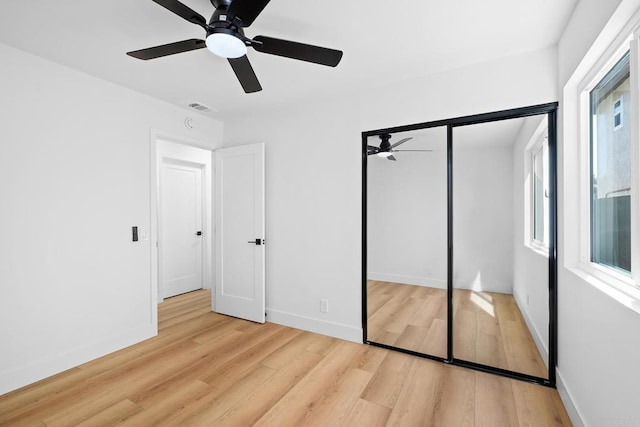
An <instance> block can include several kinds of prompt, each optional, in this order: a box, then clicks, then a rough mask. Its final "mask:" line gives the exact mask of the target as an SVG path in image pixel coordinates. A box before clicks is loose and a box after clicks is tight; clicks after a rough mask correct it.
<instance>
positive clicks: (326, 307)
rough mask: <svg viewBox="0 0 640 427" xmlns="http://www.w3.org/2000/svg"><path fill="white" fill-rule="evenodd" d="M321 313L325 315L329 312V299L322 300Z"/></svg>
mask: <svg viewBox="0 0 640 427" xmlns="http://www.w3.org/2000/svg"><path fill="white" fill-rule="evenodd" d="M320 311H321V312H323V313H328V312H329V300H327V299H321V300H320Z"/></svg>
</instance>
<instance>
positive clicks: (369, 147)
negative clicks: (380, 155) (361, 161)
mask: <svg viewBox="0 0 640 427" xmlns="http://www.w3.org/2000/svg"><path fill="white" fill-rule="evenodd" d="M378 150H379V148H378V147H376V146H375V145H367V151H378Z"/></svg>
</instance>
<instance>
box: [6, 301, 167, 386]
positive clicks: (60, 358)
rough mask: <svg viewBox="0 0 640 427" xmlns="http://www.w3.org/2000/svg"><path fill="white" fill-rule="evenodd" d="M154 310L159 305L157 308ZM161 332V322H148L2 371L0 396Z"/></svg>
mask: <svg viewBox="0 0 640 427" xmlns="http://www.w3.org/2000/svg"><path fill="white" fill-rule="evenodd" d="M152 311H153V312H157V311H158V310H157V308H156V307H153V310H152ZM156 335H157V324H156V323H151V322H150V323H148V324H146V325H144V326H140V327H137V328H135V329H130V330H124V331H122V330H119V331H118V332H117V333H115V334H113V335H111V336H109V337H107V338H105V339H102V340H100V341H96V342H92V343H89V344H85V345H82V346H79V347H76V348H73V349H71V350H68V351H65V352H63V353H59V354H56V355H52V356H48V357H44V358H42V359H39V360H36V361H34V362H32V363H29V364H27V365H21V366H18V367H16V368H13V369H11V370H8V371H3V372H0V395H2V394H4V393H8V392H10V391H13V390H16V389H18V388H20V387H24V386H26V385H29V384H32V383H34V382H36V381H40V380H42V379H44V378H48V377H50V376H52V375H55V374H58V373H60V372H63V371H66V370H67V369H71V368H74V367H76V366H79V365H82V364H83V363H87V362H89V361H91V360H94V359H97V358H99V357H102V356H104V355H106V354H110V353H113V352H115V351H118V350H121V349H123V348H126V347H129V346H131V345H133V344H137V343H139V342H141V341H144V340H146V339H149V338H152V337H154V336H156Z"/></svg>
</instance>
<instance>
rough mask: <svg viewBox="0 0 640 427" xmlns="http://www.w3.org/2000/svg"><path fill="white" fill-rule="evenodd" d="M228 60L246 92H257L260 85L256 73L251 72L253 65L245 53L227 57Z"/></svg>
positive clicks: (260, 88)
mask: <svg viewBox="0 0 640 427" xmlns="http://www.w3.org/2000/svg"><path fill="white" fill-rule="evenodd" d="M228 60H229V64H231V68H233V72H234V73H236V77H238V80H239V81H240V84H241V85H242V88H243V89H244V91H245V92H246V93H253V92H259V91H261V90H262V86H260V82H259V81H258V78H257V77H256V73H254V72H253V67H252V66H251V63H250V62H249V58H247V55H244V56H241V57H240V58H228Z"/></svg>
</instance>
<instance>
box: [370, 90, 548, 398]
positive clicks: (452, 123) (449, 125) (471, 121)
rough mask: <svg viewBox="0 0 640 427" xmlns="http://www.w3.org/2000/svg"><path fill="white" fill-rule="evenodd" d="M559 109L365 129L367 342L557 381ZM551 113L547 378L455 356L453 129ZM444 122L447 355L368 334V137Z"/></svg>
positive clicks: (492, 370)
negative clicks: (382, 340) (379, 339)
mask: <svg viewBox="0 0 640 427" xmlns="http://www.w3.org/2000/svg"><path fill="white" fill-rule="evenodd" d="M557 111H558V103H557V102H552V103H547V104H539V105H531V106H527V107H521V108H513V109H509V110H501V111H494V112H490V113H483V114H476V115H471V116H463V117H456V118H452V119H446V120H436V121H431V122H425V123H416V124H411V125H405V126H398V127H392V128H385V129H377V130H370V131H366V132H362V334H363V335H362V341H363V343H365V344H369V345H373V346H377V347H382V348H386V349H389V350H395V351H400V352H403V353H407V354H411V355H414V356H419V357H424V358H427V359H432V360H436V361H439V362H442V363H447V364H451V365H456V366H462V367H466V368H470V369H474V370H477V371H482V372H487V373H491V374H495V375H500V376H503V377H508V378H512V379H517V380H522V381H526V382H530V383H534V384H540V385H543V386H547V387H553V388H555V387H556V369H555V368H556V364H557V354H558V335H557V324H558V313H557V311H558V260H557V247H558V231H557V221H558V200H557V197H558V191H557V190H558V189H557V186H558V179H557V177H558V172H557V163H558V161H557ZM544 114H546V115H547V124H548V150H549V357H548V376H547V378H542V377H536V376H532V375H527V374H523V373H521V372H516V371H510V370H507V369H501V368H497V367H495V366H489V365H484V364H480V363H476V362H471V361H467V360H462V359H457V358H455V357H454V349H453V327H454V325H453V262H454V259H453V167H454V159H453V129H454V128H456V127H461V126H468V125H475V124H481V123H488V122H495V121H500V120H508V119H516V118H521V117H529V116H537V115H544ZM436 127H446V129H447V357H440V356H434V355H432V354H426V353H420V352H417V351H412V350H408V349H405V348H401V347H396V346H392V345H388V344H383V343H378V342H375V341H370V340H368V338H367V157H368V156H367V138H369V137H371V136H379V135H382V134H387V133H397V132H408V131H415V130H420V129H428V128H436Z"/></svg>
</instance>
